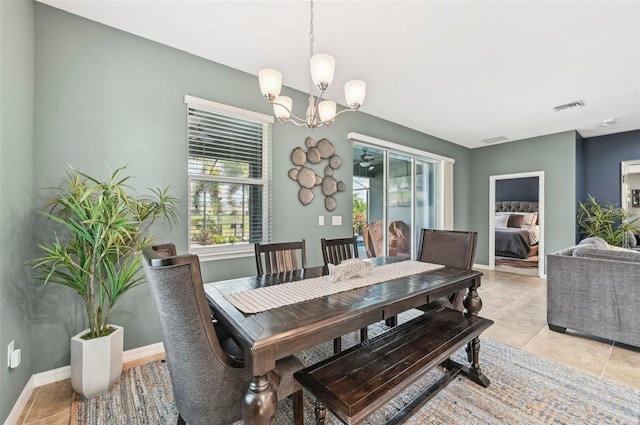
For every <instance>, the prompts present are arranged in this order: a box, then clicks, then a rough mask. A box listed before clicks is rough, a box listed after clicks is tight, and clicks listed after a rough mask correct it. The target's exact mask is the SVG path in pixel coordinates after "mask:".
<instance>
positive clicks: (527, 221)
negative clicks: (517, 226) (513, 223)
mask: <svg viewBox="0 0 640 425" xmlns="http://www.w3.org/2000/svg"><path fill="white" fill-rule="evenodd" d="M535 224H538V213H523V214H522V227H526V228H529V227H531V226H533V225H535Z"/></svg>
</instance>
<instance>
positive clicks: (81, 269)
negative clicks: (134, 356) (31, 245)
mask: <svg viewBox="0 0 640 425" xmlns="http://www.w3.org/2000/svg"><path fill="white" fill-rule="evenodd" d="M125 168H126V167H121V168H119V169H117V170H115V172H113V173H112V174H111V176H110V179H109V180H108V181H105V182H102V181H99V180H97V179H95V178H94V177H91V176H89V175H87V174H85V173H82V172H79V171H76V170H73V169H72V170H71V171H67V178H66V180H65V184H64V185H63V186H64V187H61V188H50V189H51V190H55V191H56V192H57V194H56V195H55V196H53V197H51V198H50V199H49V200H47V202H46V203H45V206H44V208H43V209H42V211H41V214H43V215H44V216H46V217H48V218H49V219H50V220H52V221H54V222H56V223H57V224H59V225H60V226H61V231H60V234H58V233H55V238H54V240H53V241H52V242H51V243H49V244H42V245H40V250H41V251H42V252H43V256H42V257H40V258H37V259H34V260H31V261H30V262H29V264H31V265H32V266H33V267H34V268H35V269H36V270H38V271H39V272H40V274H37V275H36V278H37V279H40V280H42V281H44V284H47V283H49V282H53V283H58V284H61V285H64V286H67V287H69V288H71V289H73V290H75V291H76V292H77V293H78V294H79V295H80V296H81V297H82V300H83V301H84V304H85V308H86V312H87V318H88V321H89V333H88V334H87V335H86V336H85V339H91V338H99V337H101V336H105V335H108V334H109V333H110V332H111V328H110V327H109V319H110V314H111V311H112V309H113V307H114V305H115V304H116V302H117V301H118V300H119V299H120V297H121V296H122V294H124V293H125V292H127V291H128V290H130V289H132V288H134V287H136V286H138V285H140V284H141V283H143V282H144V276H143V274H142V273H141V272H140V271H141V268H142V262H141V261H142V260H141V256H140V251H141V250H142V249H143V248H145V247H147V246H150V245H152V244H153V237H151V236H148V235H147V233H148V230H149V227H150V226H151V225H152V224H153V223H154V222H155V221H156V220H157V219H158V218H164V219H166V220H167V222H168V223H169V224H170V225H173V224H175V223H176V222H177V218H178V210H177V204H178V201H177V199H176V198H174V197H172V196H170V195H169V188H165V189H155V190H151V194H150V195H145V196H132V195H129V194H128V192H127V191H128V190H130V187H129V186H128V185H127V181H128V180H129V179H130V178H131V177H130V176H129V177H122V176H121V174H122V172H123V170H124V169H125Z"/></svg>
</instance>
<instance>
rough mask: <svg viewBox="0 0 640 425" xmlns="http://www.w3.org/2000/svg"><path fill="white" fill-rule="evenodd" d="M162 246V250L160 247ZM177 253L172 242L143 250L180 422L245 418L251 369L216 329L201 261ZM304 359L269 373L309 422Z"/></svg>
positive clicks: (195, 424)
mask: <svg viewBox="0 0 640 425" xmlns="http://www.w3.org/2000/svg"><path fill="white" fill-rule="evenodd" d="M154 248H157V251H156V250H154ZM167 253H169V254H175V247H173V248H171V247H169V248H167V245H166V244H165V245H162V246H156V247H149V248H146V249H144V250H143V257H144V260H143V261H142V263H143V267H144V272H145V275H146V277H147V281H148V282H149V289H150V292H151V296H152V298H153V300H154V304H155V306H156V311H157V314H158V319H159V322H160V329H161V331H162V342H163V343H164V350H165V354H166V359H167V366H168V369H169V376H170V378H171V385H172V389H173V396H174V401H175V404H176V407H177V408H178V421H177V423H178V425H183V424H186V423H188V424H189V425H205V424H206V425H218V424H219V425H223V424H229V423H233V422H235V421H237V420H239V419H241V418H242V412H241V405H242V399H243V397H244V392H245V390H246V389H247V388H248V385H249V381H250V379H251V373H250V372H249V370H248V369H246V368H245V367H244V366H245V365H244V361H243V360H239V359H237V358H234V357H233V356H229V355H228V354H227V352H226V351H225V349H224V347H223V346H222V345H221V343H220V340H219V339H218V336H217V334H216V332H215V330H214V326H213V323H212V321H211V316H210V312H209V305H208V303H207V300H206V296H205V293H204V287H203V283H202V274H201V271H200V262H199V261H198V257H197V256H196V255H192V254H185V255H170V256H167ZM302 368H303V364H302V363H301V362H300V361H299V360H298V359H297V358H295V357H293V356H289V357H286V358H284V359H282V360H279V361H278V362H277V363H276V368H275V369H274V370H273V371H272V372H270V373H269V375H268V377H269V380H270V381H271V384H272V385H274V386H275V387H276V388H277V390H276V393H277V397H278V400H281V399H282V398H284V397H287V396H291V397H292V398H293V411H294V422H295V424H296V425H302V424H303V403H302V389H301V387H300V385H299V384H298V383H297V382H296V381H295V380H294V379H293V373H294V372H296V371H298V370H300V369H302Z"/></svg>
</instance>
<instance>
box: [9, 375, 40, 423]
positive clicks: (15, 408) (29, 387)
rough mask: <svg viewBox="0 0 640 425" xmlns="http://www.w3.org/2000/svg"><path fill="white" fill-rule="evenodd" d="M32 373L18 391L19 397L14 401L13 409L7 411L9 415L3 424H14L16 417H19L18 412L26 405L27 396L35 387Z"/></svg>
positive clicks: (16, 421)
mask: <svg viewBox="0 0 640 425" xmlns="http://www.w3.org/2000/svg"><path fill="white" fill-rule="evenodd" d="M33 376H34V375H31V378H29V380H28V381H27V384H26V385H25V386H24V388H23V390H22V393H20V397H18V400H17V401H16V404H14V405H13V409H11V412H9V416H7V419H6V420H5V421H4V425H16V424H17V423H18V419H20V414H21V413H22V411H23V410H24V408H25V407H27V403H28V402H29V398H30V397H31V394H33V390H34V389H35V388H36V385H35V383H34V382H35V379H34V378H33Z"/></svg>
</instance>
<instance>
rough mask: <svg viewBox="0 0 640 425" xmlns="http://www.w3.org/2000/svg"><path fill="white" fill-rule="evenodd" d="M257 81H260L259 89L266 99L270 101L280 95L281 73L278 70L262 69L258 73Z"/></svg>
mask: <svg viewBox="0 0 640 425" xmlns="http://www.w3.org/2000/svg"><path fill="white" fill-rule="evenodd" d="M258 81H259V83H260V91H261V92H262V95H263V96H264V97H265V98H266V99H267V100H269V101H272V100H274V99H275V98H277V97H278V96H279V95H280V90H281V89H282V74H281V73H280V72H279V71H276V70H275V69H263V70H262V71H260V72H259V73H258Z"/></svg>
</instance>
